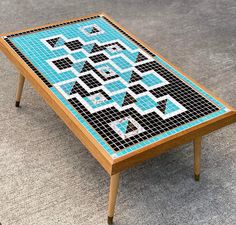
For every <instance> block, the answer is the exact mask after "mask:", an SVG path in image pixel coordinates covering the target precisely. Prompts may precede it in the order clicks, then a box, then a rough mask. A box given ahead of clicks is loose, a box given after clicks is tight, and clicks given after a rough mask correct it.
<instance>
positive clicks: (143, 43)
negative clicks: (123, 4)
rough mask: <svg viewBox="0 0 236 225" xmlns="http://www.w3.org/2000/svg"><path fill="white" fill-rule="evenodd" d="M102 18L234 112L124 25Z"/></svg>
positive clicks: (105, 15) (108, 17)
mask: <svg viewBox="0 0 236 225" xmlns="http://www.w3.org/2000/svg"><path fill="white" fill-rule="evenodd" d="M101 16H104V17H106V18H107V19H109V20H110V21H111V22H112V23H114V24H115V25H116V26H118V27H119V28H120V29H122V30H123V31H125V32H126V33H127V34H129V35H130V36H131V37H132V38H133V39H135V40H136V41H138V42H140V44H142V45H143V46H144V47H145V48H147V49H148V50H150V51H151V52H153V53H154V54H155V55H157V56H158V57H160V58H161V59H162V60H163V61H165V62H166V63H168V64H169V65H170V66H172V67H173V68H174V69H175V70H177V71H178V72H180V73H181V74H183V75H184V76H185V77H186V78H188V79H189V80H190V81H192V82H193V83H195V84H196V85H197V86H199V87H200V88H201V89H203V90H204V91H205V92H206V93H208V94H209V95H211V96H212V97H214V98H215V99H216V100H218V101H219V102H220V103H222V104H223V105H225V106H226V107H227V108H228V109H230V110H231V111H234V110H235V109H234V108H233V107H232V106H230V105H229V104H228V103H227V102H225V101H223V100H222V99H221V98H219V97H218V96H217V95H215V94H214V93H212V92H211V91H210V90H208V89H207V88H206V87H205V86H203V85H202V84H200V83H198V82H197V81H196V80H194V79H193V78H192V77H190V76H189V75H187V74H186V73H185V72H183V71H182V70H181V69H180V68H179V67H177V66H175V65H174V64H173V63H171V62H170V61H169V60H167V59H166V58H165V57H164V56H163V55H161V54H160V53H158V52H157V51H156V50H155V49H153V48H152V47H150V46H149V45H148V44H147V43H145V42H144V41H142V40H140V39H139V38H137V37H136V36H135V35H134V34H132V33H131V32H130V31H128V30H127V29H126V28H125V27H123V26H122V25H120V24H119V23H118V22H116V21H115V20H114V19H113V18H111V17H110V16H109V15H107V14H106V13H102V14H101Z"/></svg>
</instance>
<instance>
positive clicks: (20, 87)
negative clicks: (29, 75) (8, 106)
mask: <svg viewBox="0 0 236 225" xmlns="http://www.w3.org/2000/svg"><path fill="white" fill-rule="evenodd" d="M24 83H25V77H24V76H23V75H22V74H21V73H20V74H19V77H18V83H17V89H16V107H19V105H20V100H21V96H22V91H23V87H24Z"/></svg>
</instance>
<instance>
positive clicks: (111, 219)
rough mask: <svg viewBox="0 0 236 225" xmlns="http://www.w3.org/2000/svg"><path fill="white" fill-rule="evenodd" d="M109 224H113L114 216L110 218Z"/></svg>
mask: <svg viewBox="0 0 236 225" xmlns="http://www.w3.org/2000/svg"><path fill="white" fill-rule="evenodd" d="M107 222H108V224H113V216H112V217H110V216H108V219H107Z"/></svg>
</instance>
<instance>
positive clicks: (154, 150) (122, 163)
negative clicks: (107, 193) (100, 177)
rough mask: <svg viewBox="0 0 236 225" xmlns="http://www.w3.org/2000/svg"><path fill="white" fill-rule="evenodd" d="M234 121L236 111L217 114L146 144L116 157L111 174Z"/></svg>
mask: <svg viewBox="0 0 236 225" xmlns="http://www.w3.org/2000/svg"><path fill="white" fill-rule="evenodd" d="M234 122H236V111H230V112H228V113H226V114H224V115H222V116H219V117H217V118H215V119H212V120H211V121H208V122H205V123H202V124H200V125H201V127H198V126H196V127H193V128H194V129H191V128H190V129H189V130H186V131H185V132H182V133H178V134H176V135H173V136H172V137H170V138H168V139H169V140H165V139H164V140H163V141H160V142H158V145H156V146H152V147H150V146H147V147H148V148H147V147H146V148H143V149H140V150H138V151H136V152H133V154H132V153H130V154H129V155H126V156H123V157H120V158H117V159H115V160H114V163H113V165H112V174H116V173H119V172H121V171H123V170H125V169H128V168H131V167H133V166H135V165H137V164H140V163H142V162H144V161H146V160H147V159H151V158H154V157H156V156H159V155H161V154H162V153H164V152H167V151H169V150H170V149H172V148H175V147H178V146H180V145H182V144H185V143H188V142H190V141H192V140H193V139H194V138H195V137H196V136H203V135H206V134H209V133H211V132H213V131H215V130H217V129H219V128H221V127H224V126H226V125H229V124H232V123H234Z"/></svg>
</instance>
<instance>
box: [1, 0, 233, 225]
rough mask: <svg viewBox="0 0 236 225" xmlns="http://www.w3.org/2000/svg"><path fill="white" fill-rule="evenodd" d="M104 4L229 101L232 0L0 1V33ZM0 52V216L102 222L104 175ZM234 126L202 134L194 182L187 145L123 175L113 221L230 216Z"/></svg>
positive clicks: (49, 223) (9, 222)
mask: <svg viewBox="0 0 236 225" xmlns="http://www.w3.org/2000/svg"><path fill="white" fill-rule="evenodd" d="M97 11H104V12H107V13H108V14H110V15H111V16H113V17H114V19H116V20H117V21H119V22H120V23H121V24H122V25H123V26H125V27H126V28H128V29H129V30H130V31H131V32H133V33H134V34H136V35H137V36H138V37H139V38H141V39H142V40H144V41H145V42H146V43H148V44H150V45H151V46H152V47H153V48H154V49H156V50H157V51H159V52H160V53H161V54H163V55H164V56H165V57H167V58H168V59H169V60H170V61H171V62H173V63H174V64H176V65H177V66H179V67H180V68H182V70H183V71H185V72H186V73H188V74H189V75H191V76H192V77H193V78H195V79H196V80H197V81H199V82H200V83H202V84H203V85H205V86H206V87H208V88H209V89H211V90H213V92H214V93H215V94H216V95H218V96H219V97H221V98H223V99H224V100H225V101H227V102H229V103H231V104H232V105H233V106H234V107H236V79H235V76H236V66H235V62H236V42H235V37H236V26H235V25H236V2H235V0H224V1H223V0H222V1H220V0H205V1H202V0H200V1H193V0H190V1H186V0H180V1H177V0H176V1H154V0H153V1H150V0H145V1H141V0H136V1H131V0H130V1H128V0H126V1H125V0H122V1H121V0H120V1H114V0H113V1H109V0H107V1H88V0H84V1H76V0H67V1H63V0H60V1H49V0H48V1H45V0H22V1H18V0H12V1H10V0H1V1H0V32H7V31H15V30H18V29H22V28H26V27H33V26H37V25H43V24H45V23H49V22H54V21H58V20H64V19H69V18H71V17H80V16H83V15H86V14H88V13H92V12H97ZM16 80H17V71H16V69H15V68H14V67H13V66H12V65H11V64H10V62H9V61H8V60H7V59H6V58H5V57H4V56H3V54H1V55H0V106H1V107H0V134H1V135H0V222H1V223H2V225H16V224H17V225H42V224H45V225H55V224H59V225H65V224H66V225H75V224H79V225H85V224H86V225H87V224H89V225H90V224H98V225H99V224H106V218H107V217H106V209H107V193H108V185H109V177H108V176H107V174H106V173H105V171H104V170H103V169H102V168H101V167H100V165H99V164H98V163H97V162H96V160H95V159H93V158H92V156H91V155H90V154H89V153H88V151H87V150H86V149H85V147H84V146H83V145H82V144H81V143H80V142H79V141H78V140H77V139H76V138H75V137H74V136H73V134H72V133H71V132H70V131H69V129H68V128H67V127H66V126H65V125H64V124H63V122H62V121H61V120H60V119H59V118H58V117H57V116H56V115H55V113H54V112H53V111H52V110H51V109H50V108H49V107H48V106H47V105H46V104H45V103H44V102H43V100H42V99H41V98H40V97H39V96H38V95H37V94H36V93H35V91H34V90H32V88H31V87H30V86H29V85H28V84H26V87H25V90H24V95H23V101H22V108H20V109H16V108H15V107H14V95H15V86H16ZM235 128H236V125H231V126H229V127H226V128H224V129H222V130H220V131H217V132H215V133H213V134H210V135H208V136H207V137H206V138H205V139H204V142H203V144H204V145H203V146H204V149H203V155H202V174H201V181H200V183H195V182H194V180H193V179H192V175H193V173H192V167H193V151H192V145H191V144H187V145H184V146H182V147H180V148H178V149H175V150H174V151H172V152H170V153H168V154H165V155H162V156H161V157H159V158H156V159H153V160H150V161H147V162H146V163H144V164H142V165H140V166H137V167H135V168H133V169H130V170H128V171H127V172H124V173H123V174H122V180H121V186H120V193H119V196H118V201H117V208H116V216H115V224H117V225H123V224H139V225H141V224H142V225H143V224H144V225H146V224H148V225H152V224H153V225H156V224H158V225H174V224H176V225H235V224H236V176H235V174H236V166H235V165H236V144H235V143H236V135H235Z"/></svg>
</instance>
